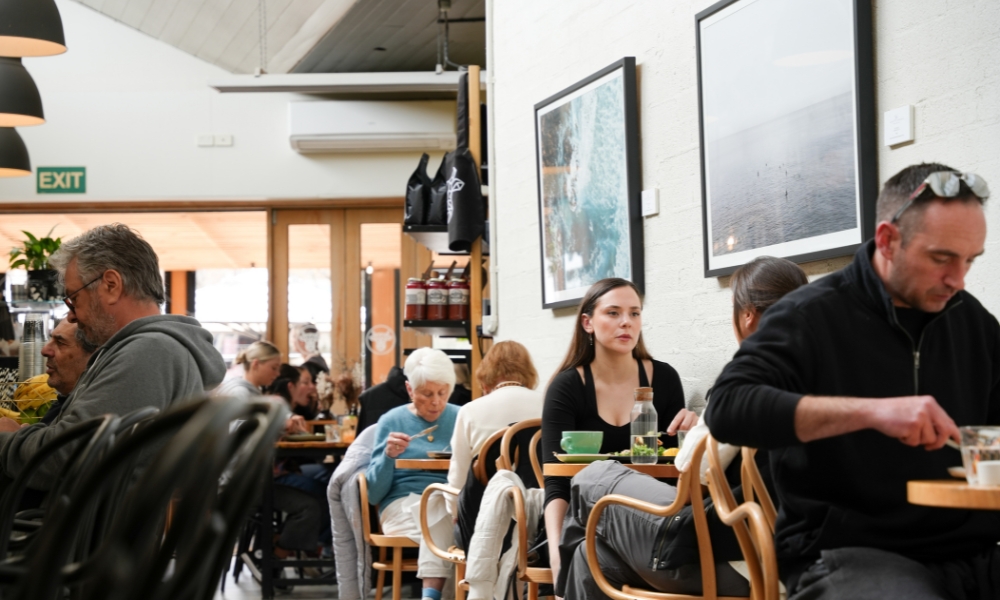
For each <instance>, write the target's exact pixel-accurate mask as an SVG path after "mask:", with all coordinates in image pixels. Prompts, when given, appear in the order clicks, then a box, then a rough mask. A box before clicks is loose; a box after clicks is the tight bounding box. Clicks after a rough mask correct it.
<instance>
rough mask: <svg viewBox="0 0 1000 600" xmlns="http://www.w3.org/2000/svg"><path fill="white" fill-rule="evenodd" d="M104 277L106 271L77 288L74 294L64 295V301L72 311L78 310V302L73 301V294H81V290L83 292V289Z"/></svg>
mask: <svg viewBox="0 0 1000 600" xmlns="http://www.w3.org/2000/svg"><path fill="white" fill-rule="evenodd" d="M103 277H104V273H101V274H100V275H99V276H98V277H97V278H96V279H91V280H90V281H89V282H87V283H85V284H83V285H82V286H81V287H80V288H79V289H78V290H76V291H75V292H73V293H72V294H66V295H65V296H64V297H63V302H65V303H66V306H68V307H69V309H70V310H71V311H73V312H76V304H74V303H73V296H75V295H77V294H79V293H80V292H82V291H83V290H85V289H87V288H88V287H90V286H91V285H92V284H94V283H96V282H98V281H100V280H101V278H103Z"/></svg>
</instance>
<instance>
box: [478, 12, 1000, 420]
mask: <svg viewBox="0 0 1000 600" xmlns="http://www.w3.org/2000/svg"><path fill="white" fill-rule="evenodd" d="M711 4H712V0H696V1H684V0H669V1H668V0H633V1H621V0H603V1H602V0H545V1H538V0H497V1H496V2H495V3H494V27H495V29H494V56H495V64H494V66H493V71H494V73H493V76H494V77H495V82H496V83H495V85H496V87H495V91H494V96H495V97H494V98H493V102H494V106H495V111H496V114H495V120H496V133H495V136H496V153H495V156H494V160H493V161H492V167H493V169H494V172H495V177H496V179H495V186H494V193H495V194H496V196H497V200H498V209H497V213H498V214H497V215H496V219H497V224H498V241H497V244H496V246H495V248H496V249H497V252H498V253H499V254H498V255H497V257H496V258H497V260H498V265H499V268H500V273H499V294H500V298H499V302H500V306H499V309H500V315H499V317H500V329H499V332H498V339H514V340H518V341H520V342H522V343H524V344H526V345H527V346H528V348H529V349H530V350H531V353H532V356H533V358H534V360H535V363H536V366H537V368H538V372H539V375H540V376H541V377H542V380H543V381H547V379H548V377H549V376H550V375H551V374H552V372H553V371H554V370H555V368H556V367H557V366H558V364H559V362H560V361H561V359H562V357H563V354H564V353H565V352H566V349H567V347H568V345H569V339H570V334H571V331H572V327H573V315H574V314H575V310H573V309H565V310H558V311H552V310H543V309H542V308H541V276H540V271H539V269H540V266H539V264H540V263H539V242H538V206H537V201H538V198H537V197H538V193H537V183H536V175H535V162H534V161H535V149H534V124H533V108H532V107H533V106H534V104H535V103H536V102H538V101H540V100H542V99H544V98H546V97H548V96H549V95H551V94H553V93H555V92H558V91H559V90H561V89H563V88H565V87H567V86H569V85H571V84H572V83H574V82H576V81H578V80H580V79H582V78H583V77H586V76H587V75H589V74H591V73H593V72H595V71H597V70H598V69H600V68H602V67H604V66H607V65H609V64H611V63H612V62H614V61H616V60H618V59H620V58H621V57H623V56H635V57H636V62H637V64H638V65H639V79H638V81H639V105H640V107H639V124H640V135H641V139H642V142H641V143H642V187H643V189H649V188H653V187H656V188H660V214H659V215H658V216H655V217H651V218H648V219H646V222H645V240H646V242H645V249H646V255H645V257H646V282H647V283H646V307H645V312H644V329H643V331H644V334H643V335H644V336H645V339H646V344H647V345H648V346H649V348H650V350H651V351H652V353H653V355H654V356H656V357H657V358H659V359H661V360H665V361H667V362H669V363H671V364H672V365H673V366H674V367H675V368H676V369H677V370H678V372H679V373H680V374H681V377H682V379H683V381H684V387H685V391H686V394H687V396H688V400H689V403H691V404H692V405H698V404H700V403H701V402H702V401H703V399H704V395H705V391H706V390H707V389H708V388H709V387H710V386H711V385H712V383H713V382H714V380H715V377H716V376H717V375H718V373H719V371H720V370H721V369H722V367H723V366H724V365H725V363H726V362H727V361H728V360H729V358H730V357H731V356H732V354H733V352H734V351H735V350H736V341H735V339H734V338H733V333H732V328H731V325H730V315H731V310H732V309H731V300H730V292H729V289H728V279H727V278H726V279H722V280H719V279H715V278H712V279H705V278H704V277H703V275H702V273H703V262H702V261H703V259H702V241H701V237H702V234H701V187H700V186H701V182H700V175H699V154H698V116H697V113H698V101H697V73H696V66H695V40H694V31H695V30H694V15H695V14H696V13H697V12H699V11H701V10H703V9H704V8H706V7H708V6H710V5H711ZM874 22H875V53H876V80H877V83H876V94H877V111H878V113H879V123H880V125H881V118H882V117H881V113H882V112H884V111H885V110H888V109H891V108H895V107H897V106H901V105H904V104H913V105H915V113H916V115H915V116H916V122H915V132H916V142H915V143H913V144H910V145H907V146H904V147H901V148H897V149H888V148H884V147H881V143H880V151H879V161H880V177H879V179H880V181H884V180H885V179H887V178H889V177H891V176H892V175H893V174H894V173H896V172H897V171H899V170H900V169H901V168H903V167H905V166H906V165H908V164H911V163H914V162H920V161H932V160H933V161H940V162H944V163H946V164H950V165H952V166H954V167H956V168H959V169H963V170H969V171H974V172H977V173H979V174H981V175H982V176H983V177H985V178H986V180H987V181H989V182H990V183H992V184H993V188H994V189H995V190H998V191H1000V2H998V1H997V0H875V8H874ZM734 93H739V91H738V90H734ZM878 135H879V140H880V141H881V129H879V134H878ZM998 201H1000V197H998V198H996V199H994V202H998ZM987 214H988V219H989V226H990V230H991V232H993V233H992V235H991V237H990V240H989V242H988V246H987V253H986V255H985V256H984V257H982V258H981V259H980V260H979V261H978V262H977V264H976V267H975V268H974V269H973V270H972V273H971V274H970V277H969V280H968V287H969V289H970V291H972V292H973V293H974V294H975V295H976V296H978V297H979V298H980V299H981V300H982V301H983V302H984V303H985V304H986V306H987V307H989V308H990V309H991V310H992V311H993V312H994V313H997V312H998V311H1000V277H998V274H1000V248H998V245H1000V233H997V232H998V231H1000V210H997V209H995V208H993V209H990V210H988V213H987ZM846 262H847V259H835V260H830V261H821V262H817V263H811V264H808V265H804V267H805V268H806V271H807V273H809V275H810V277H811V278H815V277H817V276H821V275H824V274H827V273H830V272H832V271H833V270H836V269H838V268H840V267H842V266H843V265H844V264H846Z"/></svg>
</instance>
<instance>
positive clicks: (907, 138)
mask: <svg viewBox="0 0 1000 600" xmlns="http://www.w3.org/2000/svg"><path fill="white" fill-rule="evenodd" d="M884 128H885V129H884V139H885V141H884V143H885V145H886V146H895V145H897V144H903V143H906V142H912V141H913V105H912V104H907V105H906V106H900V107H899V108H894V109H892V110H888V111H886V112H885V125H884Z"/></svg>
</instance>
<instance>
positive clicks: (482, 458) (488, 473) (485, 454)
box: [472, 427, 508, 487]
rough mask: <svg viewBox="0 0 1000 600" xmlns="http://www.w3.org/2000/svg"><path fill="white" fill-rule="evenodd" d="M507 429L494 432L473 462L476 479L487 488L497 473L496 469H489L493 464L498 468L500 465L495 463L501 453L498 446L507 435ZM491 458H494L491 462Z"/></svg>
mask: <svg viewBox="0 0 1000 600" xmlns="http://www.w3.org/2000/svg"><path fill="white" fill-rule="evenodd" d="M507 429H508V428H507V427H504V428H503V429H497V430H496V431H495V432H493V435H491V436H490V437H488V438H486V441H485V442H483V447H482V448H480V449H479V454H478V455H476V458H475V459H474V460H473V461H472V473H473V474H474V475H475V476H476V479H477V480H478V481H479V483H481V484H483V486H484V487H485V486H487V485H489V483H490V477H492V476H493V474H494V473H496V468H492V469H491V468H489V466H490V465H491V464H492V465H494V467H497V466H498V464H497V463H496V462H495V461H496V460H497V458H496V456H497V454H498V453H499V452H500V446H499V445H498V444H499V443H500V442H501V441H502V440H503V436H504V434H505V433H507ZM490 458H493V460H492V461H491V460H490Z"/></svg>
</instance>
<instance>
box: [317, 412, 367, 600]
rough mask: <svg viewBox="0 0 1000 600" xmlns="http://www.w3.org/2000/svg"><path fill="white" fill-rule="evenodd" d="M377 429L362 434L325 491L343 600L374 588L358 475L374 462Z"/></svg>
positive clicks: (362, 595)
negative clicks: (362, 517) (364, 532)
mask: <svg viewBox="0 0 1000 600" xmlns="http://www.w3.org/2000/svg"><path fill="white" fill-rule="evenodd" d="M377 432H378V427H369V428H368V429H365V430H364V431H362V432H361V433H360V434H359V435H358V438H357V439H356V440H354V443H353V444H351V447H350V448H348V449H347V453H346V454H345V455H344V459H343V460H342V461H341V462H340V465H338V466H337V470H336V471H334V472H333V476H332V477H331V478H330V485H329V486H328V487H327V488H326V497H327V498H328V499H329V500H330V523H331V525H332V526H333V555H334V557H336V559H337V593H338V596H339V598H340V600H361V599H362V598H367V597H368V591H369V589H370V588H371V581H372V577H371V573H372V553H371V548H370V547H369V546H368V544H367V543H366V542H365V540H364V537H363V536H362V534H361V532H362V521H361V487H360V485H359V484H358V475H359V474H360V473H364V472H365V470H366V469H367V468H368V463H369V462H371V458H372V450H373V449H374V447H375V434H376V433H377Z"/></svg>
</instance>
